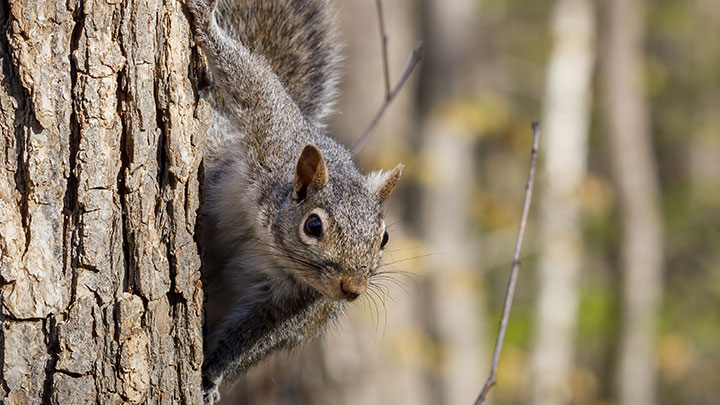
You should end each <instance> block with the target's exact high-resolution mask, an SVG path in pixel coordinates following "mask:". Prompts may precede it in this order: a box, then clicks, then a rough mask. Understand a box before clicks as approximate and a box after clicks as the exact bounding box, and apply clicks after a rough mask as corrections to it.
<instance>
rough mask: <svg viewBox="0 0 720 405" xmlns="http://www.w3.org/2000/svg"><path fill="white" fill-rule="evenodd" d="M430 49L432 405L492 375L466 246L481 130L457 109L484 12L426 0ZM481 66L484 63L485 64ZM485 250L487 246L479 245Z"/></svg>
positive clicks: (465, 99)
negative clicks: (488, 371)
mask: <svg viewBox="0 0 720 405" xmlns="http://www.w3.org/2000/svg"><path fill="white" fill-rule="evenodd" d="M425 7H426V8H425V18H426V24H427V27H426V30H427V31H426V33H425V40H426V43H427V52H426V54H425V58H424V61H423V63H424V66H423V74H424V80H423V81H422V82H421V90H420V91H421V94H422V96H421V98H422V106H421V108H422V110H421V116H422V117H424V118H423V120H422V121H421V125H422V126H421V129H420V133H421V136H422V149H421V152H420V156H423V159H422V160H421V163H420V164H419V165H418V170H422V173H421V174H420V177H421V178H422V179H423V180H424V184H423V186H424V187H423V189H422V193H421V199H422V202H421V204H422V211H421V218H420V219H418V220H419V221H421V224H422V230H423V233H424V234H423V237H424V238H425V239H426V240H427V241H428V245H429V246H428V251H429V252H431V253H433V254H432V255H431V256H430V257H428V259H427V269H426V274H427V278H426V280H424V283H425V288H426V297H425V299H426V300H427V303H426V305H427V308H428V309H427V313H428V314H427V315H426V317H427V320H426V322H427V325H426V327H427V330H428V331H427V332H426V333H427V334H428V335H429V336H431V337H432V338H433V340H432V342H433V343H434V345H433V346H432V347H433V348H434V349H435V350H436V356H437V357H436V358H435V361H436V363H435V364H433V367H434V369H431V370H432V371H431V372H428V380H429V382H430V386H431V387H432V388H433V390H434V392H433V397H431V398H429V400H428V401H427V402H428V403H443V404H463V403H472V401H473V400H474V399H475V397H476V396H477V393H478V387H480V386H481V384H482V381H483V378H484V373H485V372H486V370H487V369H486V367H487V366H486V365H487V364H488V363H489V362H488V361H486V356H485V355H486V353H485V351H484V348H485V336H484V328H483V324H482V322H483V321H484V319H485V313H484V306H483V305H482V302H481V301H480V300H479V299H478V295H477V291H478V290H479V286H480V285H481V273H480V272H479V271H478V267H479V264H478V263H477V262H478V261H477V260H476V259H477V256H478V255H476V251H477V250H478V246H470V245H469V244H468V243H467V240H468V239H469V237H468V235H469V234H470V227H469V224H468V216H469V215H470V211H471V207H470V201H471V200H472V195H471V191H472V189H473V187H472V185H473V184H474V182H475V173H474V171H475V167H474V163H473V159H474V156H473V151H474V149H473V146H474V141H475V140H476V139H474V136H475V134H476V133H475V131H474V129H473V127H472V126H471V125H470V124H469V123H468V122H467V121H463V120H461V119H458V117H457V114H452V110H453V108H455V109H458V108H462V106H463V104H462V103H468V104H470V103H471V101H469V100H472V99H471V97H473V92H472V89H473V86H474V83H475V82H477V80H478V77H480V76H481V73H482V71H481V70H482V67H481V68H480V69H478V68H477V66H479V65H480V63H477V60H478V55H479V52H480V47H479V46H477V45H476V38H477V37H478V36H479V33H478V27H479V23H480V21H479V20H480V19H479V16H480V10H479V8H478V5H477V2H474V1H468V0H452V1H441V0H434V1H428V2H426V4H425ZM480 66H482V65H480ZM480 249H481V248H480Z"/></svg>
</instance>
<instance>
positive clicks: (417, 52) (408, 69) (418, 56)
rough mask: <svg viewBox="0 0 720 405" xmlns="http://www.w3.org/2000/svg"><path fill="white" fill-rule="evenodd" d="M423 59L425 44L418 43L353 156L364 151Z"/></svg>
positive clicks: (364, 132)
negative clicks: (372, 133) (370, 137)
mask: <svg viewBox="0 0 720 405" xmlns="http://www.w3.org/2000/svg"><path fill="white" fill-rule="evenodd" d="M422 57H423V44H422V42H418V44H417V46H415V49H413V51H412V53H411V54H410V59H408V62H407V65H405V70H403V73H402V75H401V76H400V79H399V80H398V82H397V83H396V84H395V87H393V88H392V90H391V91H390V92H388V93H386V95H385V101H384V102H383V104H382V105H381V106H380V108H379V109H378V110H377V112H376V113H375V116H374V117H373V119H372V121H371V122H370V125H368V126H367V128H365V131H363V133H362V135H360V138H359V139H358V140H357V142H355V146H353V151H352V153H353V154H356V153H357V152H358V151H360V149H362V147H363V145H364V144H365V141H366V140H367V138H368V136H369V135H370V133H371V132H372V131H373V129H375V127H376V126H377V123H378V122H379V121H380V118H381V117H382V116H383V114H384V113H385V110H386V109H387V107H388V105H390V102H392V100H393V99H394V98H395V96H396V95H397V94H398V92H399V91H400V89H401V88H402V86H403V85H404V84H405V82H406V81H407V79H408V78H409V77H410V74H411V73H412V71H413V70H414V69H415V66H417V64H418V63H419V62H420V60H422Z"/></svg>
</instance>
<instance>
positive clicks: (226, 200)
mask: <svg viewBox="0 0 720 405" xmlns="http://www.w3.org/2000/svg"><path fill="white" fill-rule="evenodd" d="M186 4H187V6H188V10H189V13H190V15H191V17H192V21H193V28H194V34H195V41H196V43H197V44H198V45H199V48H200V49H201V50H202V52H203V54H204V55H205V58H206V61H207V66H208V72H207V74H208V82H209V85H208V87H207V88H205V89H203V90H202V93H203V94H202V97H203V98H205V99H206V100H207V101H208V102H209V103H210V105H211V110H212V113H211V118H210V129H209V131H208V134H207V143H206V154H205V160H204V165H205V180H204V185H203V193H204V202H203V206H202V221H203V222H202V224H203V225H202V226H203V229H202V235H203V236H202V248H203V273H204V274H203V277H204V283H205V292H206V297H207V299H206V306H205V308H206V309H205V311H206V314H205V324H206V339H205V342H206V348H205V360H204V363H203V368H202V375H203V391H204V397H205V401H206V403H214V402H215V401H217V400H219V398H220V395H219V386H220V385H221V384H222V383H223V382H226V381H229V380H232V379H233V378H235V377H236V376H238V375H240V374H242V373H244V372H245V371H246V370H247V369H248V368H249V367H250V366H252V365H253V364H255V363H256V362H258V361H259V360H261V359H262V358H263V357H264V356H266V355H267V354H268V353H270V352H271V351H274V350H276V349H280V348H293V347H297V346H298V345H300V344H302V343H304V342H306V341H308V340H310V339H312V338H313V337H315V336H317V335H318V334H320V333H321V332H322V331H323V330H324V329H325V328H326V327H327V325H328V324H329V323H331V322H332V321H333V320H334V319H336V318H337V317H338V316H339V314H341V313H342V311H343V308H344V305H345V303H346V302H348V301H353V300H355V299H356V298H357V297H358V296H360V295H361V294H363V293H364V292H365V290H366V288H367V286H368V282H369V279H370V278H371V277H373V275H374V274H375V273H376V271H377V269H378V266H379V263H380V259H381V257H382V252H383V248H384V247H385V245H386V244H387V242H388V232H387V230H386V229H385V222H384V220H383V204H384V202H385V201H386V200H387V198H388V197H389V196H390V194H391V193H392V191H393V190H394V189H395V187H396V185H397V183H398V180H399V178H400V176H401V174H402V170H403V167H404V166H403V165H402V164H398V165H397V166H396V167H395V168H394V169H392V170H390V171H375V172H372V173H370V174H368V175H364V174H362V173H361V172H360V171H359V170H358V169H357V167H356V166H355V164H354V163H353V161H352V154H351V153H350V152H349V151H348V150H347V149H346V148H345V147H343V146H342V145H340V144H339V143H338V142H337V141H335V140H333V139H332V138H330V137H328V136H327V135H325V133H324V132H325V129H326V125H325V123H324V119H325V118H326V117H327V116H328V115H329V113H330V112H331V110H332V104H333V100H334V97H335V94H336V93H337V91H336V86H337V82H338V70H339V69H338V64H339V61H340V56H339V55H340V48H341V46H340V44H339V41H338V40H337V36H336V32H335V28H334V27H335V26H334V21H333V12H332V7H331V5H330V4H329V0H275V1H264V0H246V1H243V0H220V2H219V3H218V1H217V0H186Z"/></svg>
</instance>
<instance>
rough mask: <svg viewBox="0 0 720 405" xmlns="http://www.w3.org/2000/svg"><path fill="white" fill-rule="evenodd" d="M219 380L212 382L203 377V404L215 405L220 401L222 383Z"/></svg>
mask: <svg viewBox="0 0 720 405" xmlns="http://www.w3.org/2000/svg"><path fill="white" fill-rule="evenodd" d="M221 380H222V377H221V378H218V379H216V380H214V381H210V380H208V379H206V378H205V377H203V402H204V403H205V405H213V404H214V403H216V402H218V401H220V381H221Z"/></svg>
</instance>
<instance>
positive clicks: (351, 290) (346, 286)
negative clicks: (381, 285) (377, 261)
mask: <svg viewBox="0 0 720 405" xmlns="http://www.w3.org/2000/svg"><path fill="white" fill-rule="evenodd" d="M366 287H367V282H365V281H364V280H342V281H340V290H342V293H343V295H344V296H345V299H347V300H348V301H353V300H355V298H357V297H359V296H360V294H362V293H364V292H365V288H366Z"/></svg>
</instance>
